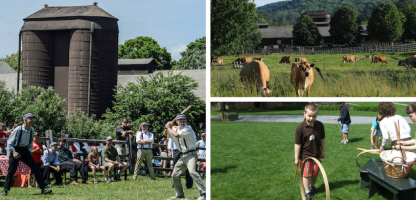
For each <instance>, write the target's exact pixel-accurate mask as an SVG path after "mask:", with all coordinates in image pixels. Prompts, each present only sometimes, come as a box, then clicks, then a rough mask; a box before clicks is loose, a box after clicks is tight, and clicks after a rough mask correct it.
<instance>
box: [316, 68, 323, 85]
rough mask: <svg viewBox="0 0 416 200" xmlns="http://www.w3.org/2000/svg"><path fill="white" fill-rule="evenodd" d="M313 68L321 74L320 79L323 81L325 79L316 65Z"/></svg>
mask: <svg viewBox="0 0 416 200" xmlns="http://www.w3.org/2000/svg"><path fill="white" fill-rule="evenodd" d="M315 69H316V71H318V73H319V75H320V76H321V78H322V80H324V82H325V79H324V77H323V76H322V74H321V69H319V68H318V67H315Z"/></svg>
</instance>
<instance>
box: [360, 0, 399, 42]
mask: <svg viewBox="0 0 416 200" xmlns="http://www.w3.org/2000/svg"><path fill="white" fill-rule="evenodd" d="M368 33H369V35H370V36H371V37H374V38H376V39H377V40H378V41H380V42H393V41H395V40H396V39H397V38H398V37H400V36H401V35H402V33H403V29H402V22H401V17H400V14H399V12H398V10H397V8H396V6H395V5H394V4H392V3H383V4H381V5H380V6H379V7H377V8H374V9H373V12H372V15H371V17H370V19H369V20H368Z"/></svg>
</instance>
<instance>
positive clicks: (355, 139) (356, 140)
mask: <svg viewBox="0 0 416 200" xmlns="http://www.w3.org/2000/svg"><path fill="white" fill-rule="evenodd" d="M361 140H363V138H352V139H351V140H348V142H349V143H352V142H359V141H361Z"/></svg>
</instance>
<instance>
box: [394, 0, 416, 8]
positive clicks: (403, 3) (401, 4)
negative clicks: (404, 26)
mask: <svg viewBox="0 0 416 200" xmlns="http://www.w3.org/2000/svg"><path fill="white" fill-rule="evenodd" d="M413 3H416V1H415V0H397V1H396V2H394V5H396V7H397V9H399V10H402V9H404V8H407V6H409V5H410V4H413Z"/></svg>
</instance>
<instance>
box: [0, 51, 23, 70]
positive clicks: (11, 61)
mask: <svg viewBox="0 0 416 200" xmlns="http://www.w3.org/2000/svg"><path fill="white" fill-rule="evenodd" d="M18 56H19V54H18V53H17V52H16V53H12V54H11V55H10V56H9V55H6V58H0V61H3V62H5V63H7V64H8V65H9V66H10V67H11V68H13V69H14V71H16V72H17V63H18V61H19V60H18V59H17V57H18ZM20 59H22V57H20ZM21 72H22V62H20V73H21Z"/></svg>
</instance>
